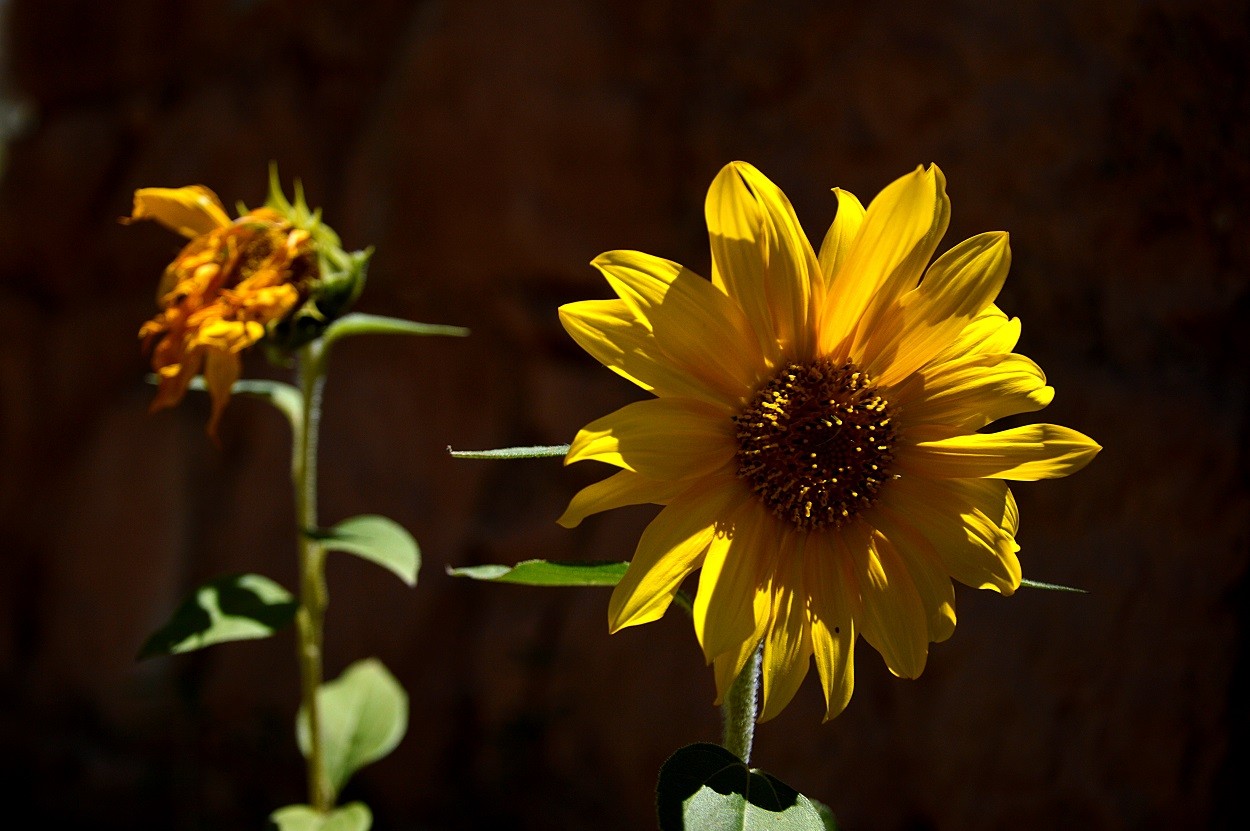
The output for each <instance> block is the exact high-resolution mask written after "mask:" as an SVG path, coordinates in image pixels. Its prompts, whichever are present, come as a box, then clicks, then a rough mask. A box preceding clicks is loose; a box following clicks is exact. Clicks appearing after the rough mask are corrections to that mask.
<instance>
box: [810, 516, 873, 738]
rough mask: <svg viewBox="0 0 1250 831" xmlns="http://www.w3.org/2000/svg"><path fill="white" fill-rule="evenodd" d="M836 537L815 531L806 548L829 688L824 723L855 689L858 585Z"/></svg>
mask: <svg viewBox="0 0 1250 831" xmlns="http://www.w3.org/2000/svg"><path fill="white" fill-rule="evenodd" d="M834 539H835V535H833V534H813V535H812V537H811V539H810V541H809V545H808V548H807V551H805V552H804V554H805V556H804V563H803V565H804V569H805V571H804V580H803V585H804V587H805V588H806V590H807V597H808V602H809V604H810V606H809V614H810V616H811V622H810V627H811V633H812V649H813V651H814V654H815V657H816V670H817V672H818V673H819V674H820V684H821V687H822V688H823V689H824V692H825V707H826V709H825V718H824V720H825V721H828V720H829V719H831V718H834V717H835V716H837V715H838V714H839V713H841V712H842V711H843V710H845V709H846V705H847V704H848V703H850V700H851V692H852V691H853V690H854V689H855V639H856V637H858V635H859V632H858V630H857V628H856V625H855V617H856V615H857V614H860V612H859V610H858V601H859V589H858V585H857V583H856V582H855V574H854V571H853V565H852V563H851V562H850V560H849V557H847V556H845V548H844V547H842V546H837V545H834Z"/></svg>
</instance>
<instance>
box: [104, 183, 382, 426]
mask: <svg viewBox="0 0 1250 831" xmlns="http://www.w3.org/2000/svg"><path fill="white" fill-rule="evenodd" d="M270 179H271V180H270V194H269V201H268V203H267V204H266V205H265V206H264V207H261V208H256V209H254V210H251V211H243V209H240V210H241V211H242V215H241V216H239V218H238V219H235V220H231V219H230V217H229V216H227V214H226V211H225V209H224V208H223V207H222V204H221V201H220V200H219V199H218V198H217V195H216V194H214V193H213V192H212V191H211V190H209V189H208V188H206V187H203V186H201V185H193V186H189V187H182V188H143V189H140V190H137V191H135V197H134V210H133V211H132V212H131V215H130V217H129V218H127V219H126V220H124V221H127V222H133V221H135V220H139V219H155V220H156V221H157V222H159V223H160V224H162V225H164V226H165V227H166V228H169V229H170V230H171V231H175V232H177V233H179V234H182V235H183V236H185V237H189V238H190V240H191V241H190V242H189V243H187V245H186V247H184V248H183V249H182V251H181V252H179V254H178V256H177V257H176V258H175V259H174V261H173V262H172V263H170V264H169V266H168V267H167V268H166V269H165V273H164V276H163V277H162V278H161V282H160V286H159V288H158V289H157V295H156V299H157V303H158V305H159V306H160V307H161V311H160V312H159V313H158V314H157V315H156V316H155V317H153V318H152V319H151V320H149V321H148V322H147V323H145V324H143V327H142V328H141V329H140V330H139V337H141V338H143V341H144V345H145V348H147V349H148V350H149V351H150V352H151V355H152V369H153V370H154V371H155V372H156V374H157V376H158V378H159V384H160V386H159V388H158V390H157V393H156V398H155V399H154V400H153V402H152V409H153V410H159V409H162V408H165V407H172V406H174V405H175V404H177V403H178V402H179V401H181V400H182V397H183V395H184V394H185V393H186V391H187V386H188V384H190V382H191V379H192V378H194V377H195V376H196V375H199V374H200V373H203V375H204V382H205V385H206V386H207V387H208V391H209V393H210V394H211V396H212V401H213V410H212V416H211V417H210V419H209V423H208V432H209V434H210V435H215V434H216V429H217V423H218V421H219V420H220V418H221V413H222V410H223V409H224V408H225V406H226V403H227V402H228V401H229V400H230V389H231V387H232V386H233V385H234V382H235V381H236V380H238V378H239V374H240V367H241V360H240V357H239V356H240V353H242V352H243V351H244V350H245V349H247V348H248V347H251V346H253V345H254V344H256V343H257V342H259V341H260V340H262V339H264V338H266V337H270V336H273V335H274V334H275V331H276V329H277V327H278V326H279V325H282V326H285V329H284V331H283V332H282V338H281V340H282V341H283V343H282V344H281V345H283V346H287V347H293V346H298V345H299V344H300V343H301V342H304V341H307V340H309V339H311V337H314V336H315V335H316V334H319V332H320V330H321V329H324V326H325V324H326V323H328V322H329V319H330V317H331V316H332V315H331V314H329V313H327V312H333V313H337V312H339V311H341V310H342V309H344V308H345V307H346V306H348V305H350V303H351V302H352V301H354V300H355V298H356V296H357V295H359V293H360V289H361V287H362V285H363V279H364V276H363V275H364V266H365V262H366V261H367V260H368V256H369V252H355V253H353V254H347V253H345V252H343V251H342V249H341V248H340V247H339V240H338V236H337V235H335V233H334V232H333V231H332V230H331V229H330V228H328V227H327V226H325V225H323V224H321V222H320V214H319V213H318V212H310V211H309V210H308V207H307V205H306V204H305V203H304V199H303V193H302V191H301V190H300V189H299V187H298V185H297V187H296V200H295V204H294V205H292V204H291V203H289V202H288V201H287V200H286V198H285V197H284V196H283V195H282V190H281V187H280V186H279V185H278V181H277V176H276V173H271V177H270ZM297 314H298V316H299V322H301V323H302V322H305V321H307V322H310V323H311V324H312V325H311V326H301V327H299V331H296V327H295V326H293V325H292V323H293V321H294V318H296V316H297Z"/></svg>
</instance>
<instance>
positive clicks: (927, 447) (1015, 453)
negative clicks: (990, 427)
mask: <svg viewBox="0 0 1250 831" xmlns="http://www.w3.org/2000/svg"><path fill="white" fill-rule="evenodd" d="M916 433H917V437H919V436H920V435H922V434H921V433H920V431H916ZM1100 450H1102V445H1100V444H1098V443H1097V442H1095V441H1094V440H1093V439H1091V438H1090V437H1089V436H1086V435H1085V434H1084V433H1079V432H1077V431H1076V430H1073V429H1071V428H1069V427H1063V426H1060V425H1058V424H1027V425H1025V426H1023V427H1014V428H1012V429H1010V430H1003V431H1001V432H998V433H973V434H971V435H966V436H951V437H949V438H939V439H935V440H933V441H919V442H917V443H916V444H913V445H910V446H903V447H900V448H899V453H898V455H897V457H896V461H897V463H898V465H899V467H900V469H905V470H912V471H915V472H916V473H919V474H921V475H924V476H929V477H933V478H939V479H976V478H986V477H991V478H995V479H1017V480H1021V481H1033V480H1035V479H1057V478H1059V477H1061V476H1067V475H1068V474H1070V473H1075V472H1076V471H1078V470H1080V469H1081V468H1083V467H1085V465H1087V464H1089V462H1090V460H1091V459H1093V458H1094V457H1095V456H1096V455H1098V451H1100Z"/></svg>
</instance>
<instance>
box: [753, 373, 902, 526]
mask: <svg viewBox="0 0 1250 831" xmlns="http://www.w3.org/2000/svg"><path fill="white" fill-rule="evenodd" d="M892 417H893V413H892V410H891V408H890V406H889V404H888V403H887V402H886V400H885V399H884V398H882V397H881V396H880V395H879V394H878V393H877V390H876V388H875V387H873V385H872V381H871V380H870V379H869V378H868V376H867V375H865V374H864V373H863V372H862V371H861V370H860V369H859V368H858V367H857V366H855V365H854V364H852V363H849V362H848V363H842V364H838V363H834V362H833V361H830V360H819V361H812V362H810V363H802V364H790V365H789V366H787V367H785V368H783V369H782V370H781V371H780V372H778V373H777V374H776V375H775V376H774V377H773V379H772V380H771V381H769V382H768V383H766V384H764V386H762V387H760V388H759V390H757V391H756V393H755V397H754V398H753V399H752V400H751V403H749V404H748V405H747V406H746V407H745V408H744V409H743V410H742V412H741V413H739V414H738V415H736V416H734V420H733V421H734V425H735V426H736V427H737V437H738V453H737V455H736V457H735V458H736V461H737V463H738V475H739V476H740V477H742V479H744V480H745V481H746V482H747V484H748V485H750V486H751V490H752V491H754V493H755V495H756V496H757V497H759V499H760V500H761V501H762V502H763V503H764V504H765V505H767V506H768V507H769V509H770V510H771V511H772V512H773V513H774V514H776V515H777V516H778V517H780V518H782V519H785V520H788V521H790V522H792V523H794V525H795V526H797V527H799V528H802V529H805V530H812V529H818V528H826V527H830V526H833V527H837V526H839V525H842V524H843V523H845V522H846V521H847V520H849V519H851V518H852V517H854V516H855V515H856V514H858V513H859V512H860V511H862V510H863V509H864V508H866V507H868V506H869V505H871V504H872V503H873V501H874V500H875V499H876V497H877V493H878V491H880V489H881V486H882V485H883V484H884V483H885V482H886V481H888V480H889V479H890V478H891V474H890V463H891V462H892V461H893V459H894V454H893V447H894V437H895V432H894V424H893V418H892Z"/></svg>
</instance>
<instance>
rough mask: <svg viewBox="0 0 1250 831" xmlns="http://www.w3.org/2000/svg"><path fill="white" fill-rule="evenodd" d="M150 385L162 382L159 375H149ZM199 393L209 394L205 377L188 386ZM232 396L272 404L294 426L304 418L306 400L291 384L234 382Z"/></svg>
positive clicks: (258, 380) (258, 381)
mask: <svg viewBox="0 0 1250 831" xmlns="http://www.w3.org/2000/svg"><path fill="white" fill-rule="evenodd" d="M147 380H148V383H149V384H156V383H159V382H160V377H159V376H157V375H148V377H147ZM187 388H188V389H193V390H195V391H197V392H208V385H207V384H206V383H205V382H204V378H203V376H199V375H197V376H196V377H194V378H192V379H191V383H190V384H189V385H188V386H187ZM230 394H231V395H246V396H248V397H250V398H259V399H260V400H262V401H266V402H268V403H269V404H272V405H273V406H274V408H276V409H277V410H278V411H279V412H281V413H282V414H283V415H284V416H286V418H287V421H289V422H291V425H292V426H295V425H298V424H299V423H300V421H301V420H302V419H303V417H304V400H303V398H302V397H301V396H300V393H299V390H297V389H296V388H295V387H293V386H291V385H290V384H285V383H283V382H282V381H268V380H266V379H264V378H244V379H242V380H239V381H235V382H234V386H232V387H231V388H230Z"/></svg>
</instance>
